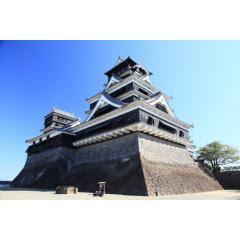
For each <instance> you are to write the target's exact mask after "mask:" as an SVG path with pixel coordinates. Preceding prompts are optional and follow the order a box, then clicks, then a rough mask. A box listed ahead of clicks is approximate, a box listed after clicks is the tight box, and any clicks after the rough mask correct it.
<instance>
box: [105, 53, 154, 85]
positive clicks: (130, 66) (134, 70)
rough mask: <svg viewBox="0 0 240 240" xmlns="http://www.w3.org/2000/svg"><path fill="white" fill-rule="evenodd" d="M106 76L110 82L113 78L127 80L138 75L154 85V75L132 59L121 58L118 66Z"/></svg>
mask: <svg viewBox="0 0 240 240" xmlns="http://www.w3.org/2000/svg"><path fill="white" fill-rule="evenodd" d="M105 75H106V76H108V81H111V78H112V77H115V78H118V79H125V78H127V77H129V76H131V75H136V76H138V77H139V78H141V79H142V80H143V81H145V82H147V83H149V84H151V85H152V82H151V80H150V76H151V75H152V73H151V72H149V71H148V70H147V69H146V68H145V67H144V66H142V65H140V64H138V63H137V62H135V61H134V60H133V59H132V58H130V57H128V58H126V59H125V60H123V59H121V58H120V57H119V59H118V61H117V64H116V65H115V66H114V67H113V68H112V69H110V70H109V71H107V72H106V73H105Z"/></svg>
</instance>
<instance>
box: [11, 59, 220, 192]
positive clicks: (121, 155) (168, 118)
mask: <svg viewBox="0 0 240 240" xmlns="http://www.w3.org/2000/svg"><path fill="white" fill-rule="evenodd" d="M105 75H106V76H107V82H106V84H105V85H104V89H103V91H101V92H99V93H97V94H96V95H94V96H92V97H90V98H88V99H87V102H88V103H89V105H90V107H89V110H88V111H87V112H86V114H87V118H86V120H85V121H84V122H80V120H79V119H78V118H77V117H76V116H75V115H74V114H72V113H69V112H65V111H62V110H60V109H56V108H54V109H53V110H52V111H51V112H50V113H49V114H47V115H46V116H45V119H44V128H43V129H42V131H41V134H40V135H39V136H37V137H34V138H32V139H30V140H27V143H28V144H29V147H28V149H27V154H28V157H27V162H26V164H25V166H24V168H23V170H22V171H21V172H20V173H19V175H18V176H17V177H16V178H15V179H14V181H13V183H12V184H13V186H17V187H34V188H55V187H56V186H58V185H74V186H77V187H78V188H79V191H86V192H93V191H94V190H95V189H96V184H97V182H99V181H106V182H107V184H106V191H107V193H117V194H130V195H162V194H177V193H185V192H200V191H210V190H216V189H221V186H220V185H219V183H218V182H217V181H216V180H215V179H214V178H213V177H212V176H211V175H210V174H208V173H207V172H205V171H204V170H203V169H201V167H200V166H199V165H198V163H196V162H194V161H193V159H192V157H191V154H190V153H191V152H190V151H189V149H190V147H191V143H190V141H189V132H188V131H189V129H190V128H191V127H192V126H191V125H189V124H187V123H185V122H183V121H181V120H180V119H178V118H177V117H176V115H175V114H174V112H173V110H172V109H171V108H170V106H169V100H170V99H171V98H170V97H168V96H167V95H166V94H165V93H163V92H162V91H159V90H158V89H156V87H155V86H154V84H153V83H152V81H151V75H152V73H151V72H150V71H149V70H148V69H146V68H145V67H144V66H143V65H140V64H138V63H137V62H136V61H134V60H133V59H131V58H130V57H128V58H126V59H125V60H123V59H121V58H119V59H118V62H117V64H116V65H115V66H114V67H113V68H112V69H110V70H109V71H107V72H106V73H105Z"/></svg>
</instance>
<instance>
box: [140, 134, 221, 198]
mask: <svg viewBox="0 0 240 240" xmlns="http://www.w3.org/2000/svg"><path fill="white" fill-rule="evenodd" d="M139 150H140V158H141V163H142V167H143V173H144V179H145V183H146V187H147V191H148V194H149V195H166V194H180V193H189V192H202V191H213V190H218V189H222V187H221V186H220V185H219V183H218V182H217V181H216V180H215V179H214V178H213V177H212V176H210V175H209V174H206V173H205V172H204V171H203V170H201V169H200V168H199V166H198V164H197V163H195V162H194V161H193V159H192V158H191V157H190V155H189V153H188V151H187V150H186V149H185V147H184V146H181V145H179V144H175V143H170V142H168V141H165V140H162V139H159V138H156V137H153V136H149V135H146V134H142V133H140V134H139Z"/></svg>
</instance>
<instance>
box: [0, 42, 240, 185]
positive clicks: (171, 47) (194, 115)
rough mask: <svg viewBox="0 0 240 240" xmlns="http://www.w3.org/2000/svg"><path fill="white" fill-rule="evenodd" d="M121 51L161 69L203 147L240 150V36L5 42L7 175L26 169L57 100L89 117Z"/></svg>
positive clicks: (0, 172) (2, 128)
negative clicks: (215, 144) (92, 100)
mask: <svg viewBox="0 0 240 240" xmlns="http://www.w3.org/2000/svg"><path fill="white" fill-rule="evenodd" d="M119 55H121V56H122V57H127V56H128V55H130V56H131V57H132V58H133V59H135V60H136V61H138V62H139V63H141V64H143V65H144V66H146V67H147V68H148V69H149V70H150V71H151V72H153V76H152V80H153V82H154V84H155V85H156V86H157V87H158V88H159V89H160V90H162V91H163V92H165V93H166V94H168V95H169V96H173V100H172V101H171V102H170V105H171V107H172V108H173V109H174V111H175V113H176V115H177V117H178V118H180V119H181V120H183V121H185V122H187V123H190V124H193V125H194V129H192V130H191V131H190V135H191V138H192V139H193V141H194V143H195V145H197V146H198V147H199V146H202V145H204V144H207V143H209V142H211V141H214V140H220V141H221V142H223V143H226V144H230V145H233V146H235V147H238V148H240V140H239V136H238V134H239V133H240V125H239V122H240V111H239V103H240V41H0V83H1V85H0V110H1V124H0V132H1V138H0V153H1V154H0V180H6V179H10V180H11V179H12V178H14V177H15V176H16V175H17V174H18V172H19V171H20V170H21V168H22V167H23V165H24V163H25V161H26V153H25V151H26V148H27V145H26V143H25V140H26V139H29V138H31V137H34V136H36V135H38V134H39V133H40V129H41V128H42V127H43V117H44V116H45V115H46V114H47V113H48V112H49V111H50V110H51V108H52V107H53V106H55V107H58V108H61V109H63V110H66V111H70V112H74V113H75V114H76V115H78V116H79V117H80V118H81V119H83V120H84V119H85V117H86V116H85V114H84V111H85V110H87V109H88V104H87V103H86V102H85V99H86V98H88V97H90V96H92V95H94V94H95V93H97V92H99V91H101V90H102V88H103V84H104V83H105V82H106V77H105V75H104V74H103V73H104V72H106V71H107V70H108V69H110V68H111V67H112V66H113V65H114V64H115V63H116V60H117V58H118V56H119Z"/></svg>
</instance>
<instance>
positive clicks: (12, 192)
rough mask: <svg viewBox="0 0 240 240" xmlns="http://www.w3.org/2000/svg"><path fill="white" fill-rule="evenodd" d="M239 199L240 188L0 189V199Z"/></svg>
mask: <svg viewBox="0 0 240 240" xmlns="http://www.w3.org/2000/svg"><path fill="white" fill-rule="evenodd" d="M224 199H225V200H230V199H232V200H234V199H235V200H238V199H239V200H240V190H220V191H213V192H203V193H192V194H181V195H167V196H159V197H144V196H127V195H114V194H106V195H105V196H104V197H103V198H100V197H93V196H92V194H91V193H78V194H69V195H62V194H55V193H54V191H48V190H39V189H36V190H35V189H31V190H29V189H0V200H224Z"/></svg>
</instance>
